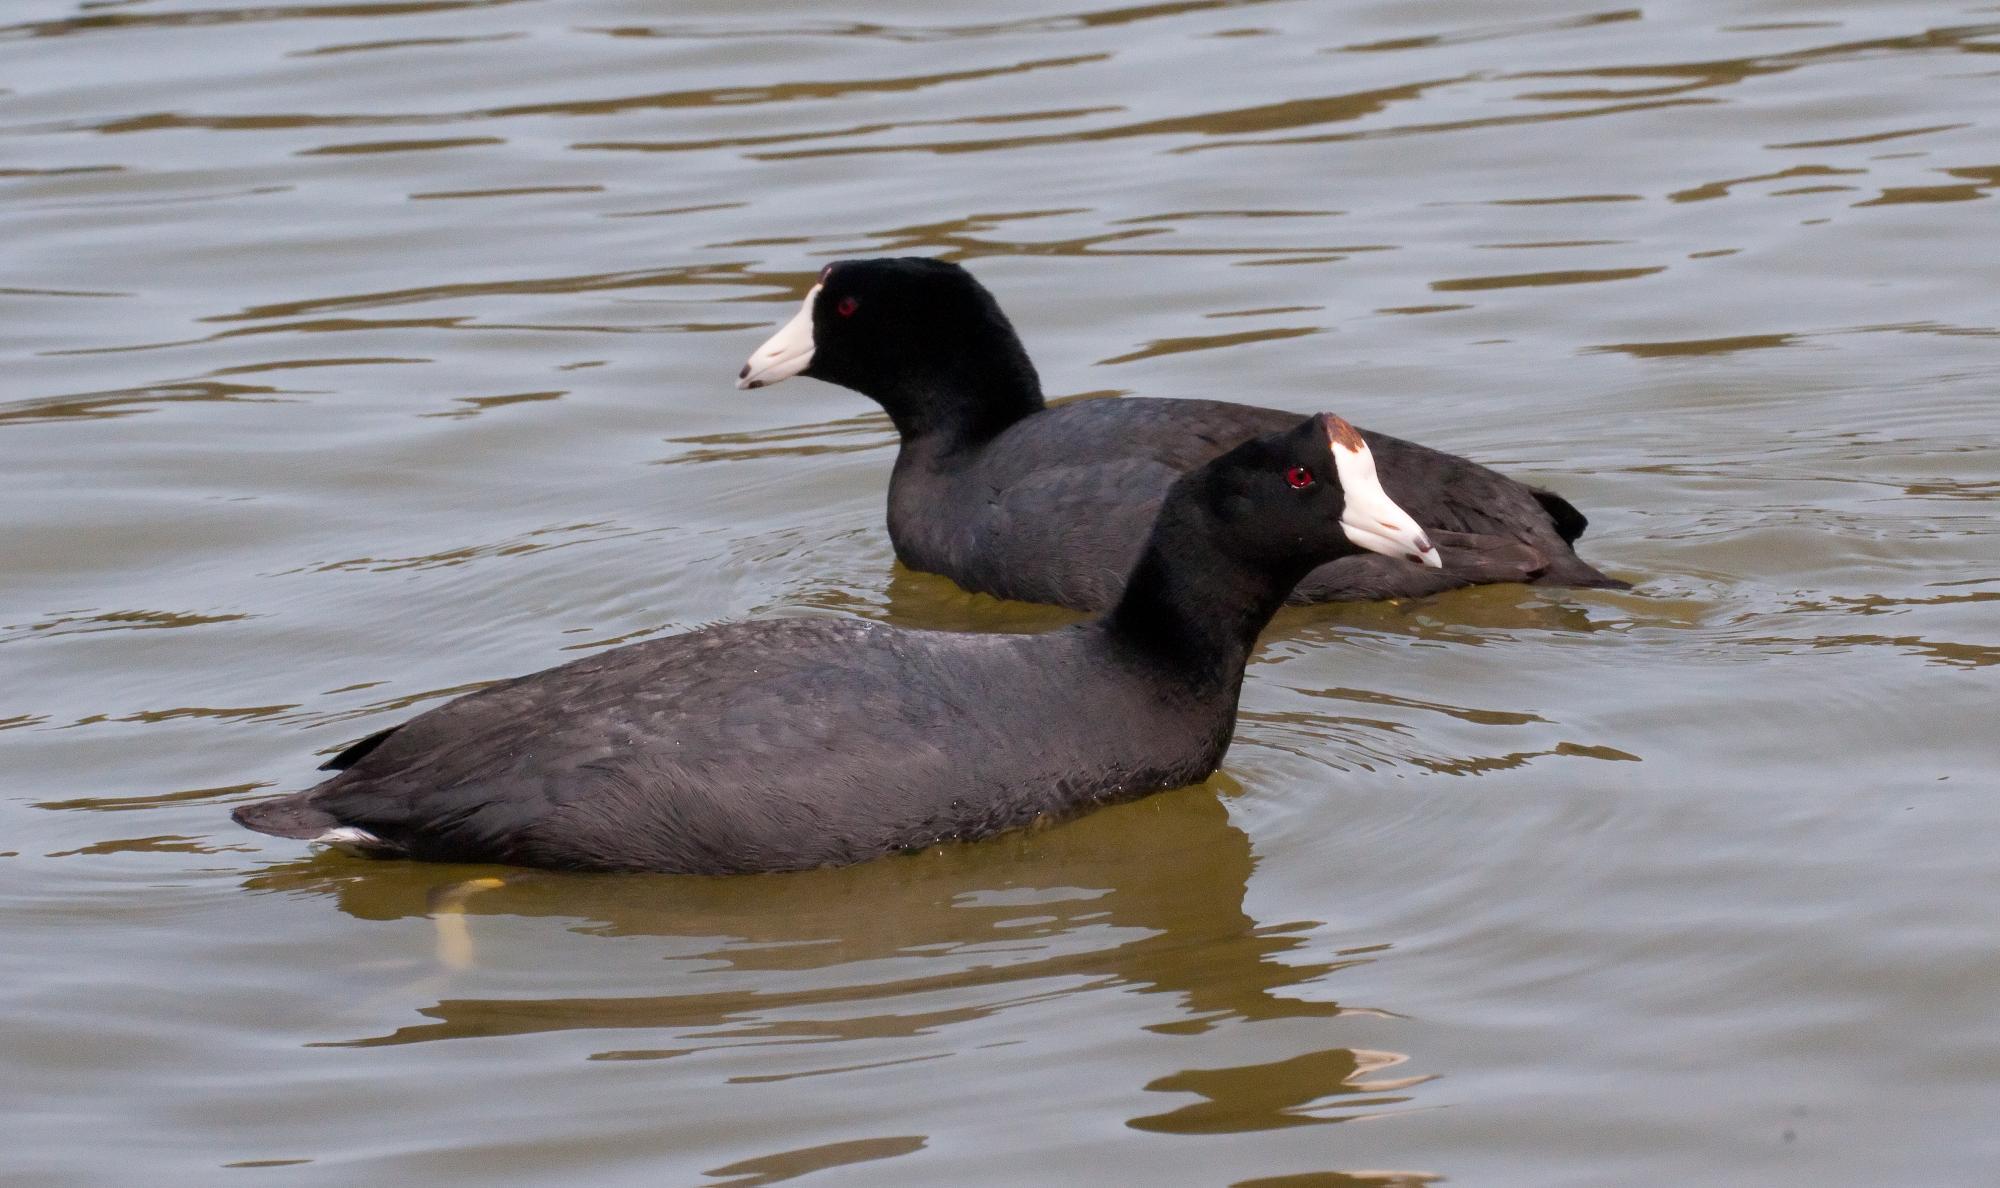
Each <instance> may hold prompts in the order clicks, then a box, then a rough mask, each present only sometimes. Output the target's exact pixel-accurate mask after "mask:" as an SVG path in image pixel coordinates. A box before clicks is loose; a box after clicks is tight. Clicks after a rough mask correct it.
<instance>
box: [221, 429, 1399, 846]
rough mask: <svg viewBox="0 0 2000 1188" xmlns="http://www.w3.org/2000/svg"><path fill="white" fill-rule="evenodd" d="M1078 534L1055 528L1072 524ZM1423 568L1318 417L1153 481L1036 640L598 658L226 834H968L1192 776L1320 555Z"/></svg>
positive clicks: (759, 638)
mask: <svg viewBox="0 0 2000 1188" xmlns="http://www.w3.org/2000/svg"><path fill="white" fill-rule="evenodd" d="M1071 510H1073V511H1074V510H1077V509H1071ZM1362 549H1372V550H1377V551H1383V552H1388V553H1393V554H1395V555H1396V556H1398V557H1405V556H1416V557H1430V556H1432V555H1433V553H1434V550H1433V549H1432V547H1431V545H1430V543H1429V542H1428V541H1427V540H1426V539H1425V538H1424V534H1423V531H1422V530H1421V529H1419V528H1418V527H1417V525H1416V523H1415V522H1414V521H1413V520H1411V519H1410V517H1409V516H1408V515H1407V514H1405V513H1404V512H1403V510H1402V509H1401V508H1399V507H1397V506H1396V505H1395V503H1394V502H1392V501H1391V500H1390V499H1389V497H1388V496H1387V495H1386V494H1384V493H1383V490H1382V485H1381V483H1380V481H1379V480H1378V479H1377V477H1376V473H1375V467H1374V464H1373V461H1372V460H1371V457H1370V454H1369V451H1368V447H1367V446H1366V445H1365V444H1364V443H1363V441H1362V439H1361V437H1360V436H1359V435H1358V434H1356V433H1355V431H1354V430H1353V429H1352V428H1351V427H1349V426H1348V425H1347V424H1346V422H1344V421H1341V420H1339V419H1338V418H1336V417H1331V416H1321V417H1313V418H1309V419H1307V420H1306V421H1305V422H1303V423H1302V424H1297V425H1296V426H1295V427H1294V428H1292V429H1291V431H1290V432H1287V433H1282V434H1276V435H1272V436H1269V437H1263V438H1259V439H1256V440H1253V441H1250V442H1247V443H1245V444H1243V445H1240V446H1238V447H1237V448H1236V449H1234V450H1231V451H1230V452H1228V453H1227V454H1224V455H1222V456H1221V457H1219V458H1217V459H1215V460H1214V461H1212V462H1210V463H1208V464H1207V465H1205V466H1203V467H1201V468H1199V469H1197V470H1195V471H1193V472H1192V473H1190V474H1188V475H1186V476H1185V477H1183V478H1181V479H1180V480H1179V481H1177V482H1176V483H1174V485H1173V487H1172V489H1171V490H1170V491H1169V492H1168V494H1167V497H1166V499H1165V501H1164V503H1162V505H1161V507H1160V514H1159V517H1158V522H1157V523H1156V524H1154V525H1153V526H1152V530H1151V533H1150V535H1149V536H1148V537H1147V538H1146V540H1145V542H1144V544H1143V547H1142V548H1141V549H1139V550H1138V552H1139V559H1138V561H1137V562H1136V563H1135V565H1134V566H1133V568H1132V572H1131V575H1130V577H1129V580H1128V581H1127V583H1126V586H1125V590H1124V594H1123V596H1122V597H1121V598H1120V599H1119V600H1118V602H1117V604H1116V605H1115V606H1114V607H1113V608H1112V609H1111V610H1110V611H1109V612H1108V613H1106V614H1104V615H1103V616H1101V617H1099V618H1095V619H1091V620H1087V621H1085V622H1082V623H1078V624H1075V625H1073V626H1070V627H1065V628H1062V629H1059V630H1056V631H1052V632H1049V633H1047V634H1042V635H981V634H955V633H949V632H937V631H911V630H904V629H900V628H896V627H891V626H887V625H884V624H881V623H872V622H865V621H861V620H856V619H834V618H800V619H773V620H766V621H762V622H747V623H731V624H726V625H723V626H718V627H710V628H707V629H704V630H701V631H695V632H690V633H688V634H686V635H675V636H670V637H667V638H664V639H657V640H650V641H647V642H645V643H636V644H628V645H626V646H624V647H618V648H611V649H608V650H606V651H603V652H599V653H597V654H595V655H592V656H589V657H586V658H584V659H581V660H577V661H575V662H573V663H570V664H565V665H563V666H561V667H560V668H551V669H548V670H546V671H543V672H538V673H534V674H532V675H529V676H524V677H520V678H518V679H516V680H511V681H505V682H502V683H500V684H496V685H492V686H489V687H487V688H485V689H481V690H479V691H478V692H476V693H470V694H467V695H466V696H463V697H460V698H458V699H456V700H454V701H450V702H447V703H445V704H444V705H441V706H439V707H437V708H436V709H433V710H430V711H428V712H426V713H423V714H420V715H418V716H417V717H415V718H412V719H411V720H410V721H408V722H405V723H403V724H402V725H400V726H396V727H393V728H391V729H389V730H385V731H383V732H381V733H380V734H375V735H371V736H370V737H368V738H365V739H362V740H361V741H360V742H358V743H356V744H354V745H353V746H351V747H349V748H348V749H347V750H345V751H343V752H341V753H340V754H338V755H336V756H335V757H334V758H333V759H332V760H331V761H330V762H328V763H327V765H326V767H327V768H328V769H332V770H335V771H338V772H339V774H337V775H335V776H333V777H332V778H331V779H329V780H327V781H326V782H324V783H322V784H320V785H319V786H318V787H316V788H312V789H310V790H308V791H305V792H299V793H295V794H293V795H290V796H282V797H279V798H277V799H275V800H265V801H260V802H257V803H254V804H246V805H243V806H241V807H239V808H237V809H236V811H235V817H236V820H237V821H238V822H240V823H241V824H243V825H246V826H248V827H250V828H251V829H255V830H259V831H261V832H264V833H270V834H276V835H278V836H280V837H296V838H307V839H312V840H316V841H320V842H324V843H328V844H332V845H337V846H340V847H343V848H346V849H350V850H355V851H359V852H362V853H367V854H374V855H383V856H403V857H410V858H421V859H434V860H440V861H455V862H509V863H516V864H520V865H526V866H544V867H558V868H570V869H592V870H653V871H671V872H687V873H708V874H725V873H735V872H743V871H765V870H793V869H799V868H804V867H814V866H833V865H840V864H844V863H849V862H857V861H860V860H862V859H865V858H873V857H875V856H877V855H880V854H887V853H890V852H892V851H897V850H908V849H913V848H917V847H922V846H928V845H931V844H933V843H936V842H941V841H946V840H952V839H961V840H963V839H971V838H977V837H984V836H986V835H988V834H992V833H997V832H1000V831H1001V830H1005V829H1012V828H1014V827H1016V826H1020V825H1025V824H1028V823H1029V822H1031V821H1034V820H1036V819H1037V818H1042V817H1060V816H1064V815H1067V814H1071V813H1076V812H1080V811H1082V810H1084V809H1088V808H1091V807H1093V806H1096V805H1100V804H1107V803H1110V802H1113V801H1119V800H1129V799H1131V798H1133V797H1137V796H1143V795H1145V794H1146V793H1149V792H1155V791H1158V790H1160V789H1163V788H1173V787H1178V786H1180V785H1183V784H1189V783H1193V782H1194V781H1197V780H1200V779H1202V778H1203V777H1205V776H1206V775H1208V773H1209V772H1211V771H1213V770H1215V766H1216V764H1217V763H1218V762H1220V761H1221V759H1222V753H1223V751H1224V750H1226V749H1227V748H1228V746H1229V739H1230V735H1231V733H1232V731H1233V730H1234V728H1235V723H1236V695H1237V691H1238V688H1239V687H1240V686H1241V684H1242V681H1243V665H1244V661H1245V660H1246V659H1247V658H1248V656H1249V653H1250V649H1251V647H1252V646H1253V645H1254V644H1255V642H1256V639H1257V633H1258V632H1259V631H1260V630H1262V629H1263V627H1264V624H1265V623H1267V622H1269V621H1270V618H1271V616H1272V615H1273V614H1274V613H1276V611H1277V609H1278V607H1279V605H1280V604H1282V603H1283V602H1284V600H1285V594H1286V592H1287V591H1289V590H1290V589H1291V588H1292V586H1293V584H1294V583H1296V582H1297V581H1298V580H1299V579H1300V578H1302V577H1304V576H1305V575H1306V573H1307V572H1308V571H1310V570H1311V569H1312V568H1313V567H1314V566H1316V565H1318V564H1320V563H1321V562H1323V561H1326V560H1328V559H1329V558H1333V557H1339V556H1345V555H1347V554H1350V553H1355V552H1359V551H1361V550H1362Z"/></svg>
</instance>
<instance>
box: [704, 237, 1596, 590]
mask: <svg viewBox="0 0 2000 1188" xmlns="http://www.w3.org/2000/svg"><path fill="white" fill-rule="evenodd" d="M794 375H807V376H812V377H813V378H815V379H822V380H826V381H827V382H829V383H835V384H839V385H841V386H842V387H846V388H852V389H853V390H855V391H857V392H859V393H861V394H862V395H864V396H867V397H868V398H870V399H872V400H874V401H875V402H876V403H877V404H880V405H881V406H882V407H883V408H884V409H886V410H887V411H888V413H889V417H890V419H891V420H893V421H894V422H895V424H896V432H897V433H898V434H899V435H900V436H901V438H902V448H901V450H900V452H899V453H898V454H897V456H896V467H895V471H894V473H893V474H892V475H891V477H890V480H889V539H890V540H891V542H892V543H893V544H894V545H895V548H896V556H897V557H898V558H899V559H900V560H901V561H902V562H903V564H905V565H908V566H909V567H911V568H912V569H921V570H925V571H928V572H931V573H941V574H943V575H945V576H946V577H949V578H951V579H952V580H953V581H955V582H957V583H958V584H959V585H961V586H964V587H965V588H966V589H968V590H977V591H981V592H983V593H987V594H993V595H996V596H998V597H1001V598H1019V599H1023V600H1026V601H1029V602H1051V603H1058V604H1060V605H1063V606H1070V607H1075V608H1077V609H1079V610H1100V609H1102V608H1104V607H1106V606H1109V605H1111V603H1112V601H1113V600H1114V599H1116V598H1117V597H1118V592H1119V590H1120V588H1121V585H1122V583H1123V580H1124V576H1125V573H1126V571H1127V570H1129V569H1130V568H1131V566H1132V562H1133V560H1134V559H1135V558H1136V557H1137V556H1138V553H1139V549H1140V546H1141V545H1142V544H1143V543H1144V542H1145V540H1146V528H1147V526H1148V525H1150V524H1151V523H1152V521H1153V514H1154V512H1156V511H1157V510H1158V508H1159V504H1160V500H1161V498H1163V497H1164V496H1165V495H1166V492H1167V488H1168V486H1169V485H1171V484H1172V483H1173V481H1174V479H1175V478H1177V477H1178V476H1180V475H1181V474H1184V473H1186V472H1187V471H1189V470H1191V469H1193V468H1194V467H1196V466H1199V465H1201V464H1202V463H1204V462H1206V461H1208V460H1209V459H1210V458H1213V457H1215V456H1216V455H1217V454H1219V453H1221V452H1222V451H1224V450H1226V449H1229V448H1230V447H1231V446H1234V445H1236V444H1237V443H1239V442H1241V441H1244V440H1246V439H1248V438H1251V437H1256V436H1260V435H1262V434H1266V433H1275V432H1278V431H1279V430H1281V429H1283V428H1285V427H1286V426H1288V425H1291V424H1293V423H1295V422H1296V421H1297V420H1298V414H1297V413H1287V412H1280V411H1278V410H1276V409H1269V408H1256V407H1253V406H1250V405H1245V404H1228V403H1223V402H1221V401H1214V400H1158V399H1143V398H1136V397H1128V398H1125V399H1121V400H1084V401H1077V402H1074V403H1068V404H1061V405H1055V406H1050V405H1047V404H1045V403H1043V400H1042V389H1041V381H1040V379H1039V378H1038V377H1037V376H1036V374H1035V367H1034V364H1033V363H1031V362H1029V360H1028V354H1027V351H1026V350H1024V349H1023V348H1022V346H1021V340H1020V338H1019V337H1017V336H1016V335H1015V333H1014V328H1013V326H1012V325H1011V324H1010V323H1009V322H1008V321H1007V317H1006V315H1005V314H1003V313H1002V312H1001V311H1000V307H999V305H998V303H997V302H995V301H994V299H993V296H992V294H991V293H989V292H987V291H986V288H985V287H984V286H982V285H981V284H980V283H979V282H978V281H977V280H975V279H973V277H972V274H971V273H969V272H967V271H966V270H965V269H963V268H961V267H959V266H958V265H956V264H952V263H948V262H946V261H942V260H931V259H925V258H922V257H908V258H895V259H878V260H848V261H841V262H838V263H835V264H832V265H829V266H828V267H827V268H826V269H824V270H823V271H821V273H820V276H819V281H818V282H817V283H816V284H814V285H813V287H812V289H811V291H809V292H808V293H807V294H806V299H805V304H804V306H803V307H802V308H801V309H800V310H799V312H798V314H797V315H796V316H794V317H793V318H792V319H791V321H790V322H788V323H787V324H786V325H785V326H784V327H783V328H782V329H780V330H779V331H778V332H777V333H776V334H774V335H772V336H771V338H770V340H769V341H767V342H765V343H764V345H763V346H761V347H759V348H757V351H756V353H755V354H753V355H751V356H750V361H749V363H747V364H746V365H745V366H744V368H743V370H742V372H741V373H740V375H739V376H738V379H737V387H739V388H759V387H763V386H764V385H766V384H773V383H777V382H778V381H779V380H782V379H785V378H787V377H789V376H794ZM1361 432H1362V435H1363V436H1364V437H1365V438H1366V439H1367V441H1368V444H1369V445H1370V446H1371V447H1373V449H1374V453H1375V457H1376V458H1377V459H1378V460H1379V461H1380V464H1381V470H1382V476H1383V483H1384V484H1385V485H1386V486H1387V488H1388V492H1389V495H1390V497H1391V498H1393V499H1394V500H1395V501H1396V502H1397V503H1400V504H1401V505H1402V506H1403V507H1404V508H1405V509H1407V510H1408V511H1409V513H1410V514H1411V515H1412V516H1414V517H1416V520H1417V522H1418V523H1419V524H1422V525H1423V526H1424V528H1425V529H1426V530H1427V531H1428V532H1430V533H1431V537H1432V539H1433V540H1434V541H1435V542H1436V543H1437V544H1438V545H1439V546H1440V548H1442V550H1443V557H1442V562H1443V563H1442V566H1441V567H1425V566H1419V565H1413V564H1410V563H1409V562H1408V561H1406V560H1404V559H1402V558H1400V557H1390V556H1376V555H1368V556H1356V557H1346V558H1342V559H1340V560H1337V561H1333V562H1330V563H1328V564H1327V565H1325V566H1322V567H1321V568H1319V569H1318V570H1316V571H1315V572H1314V573H1312V574H1311V575H1310V576H1309V577H1308V578H1307V579H1306V580H1305V581H1303V582H1301V583H1300V584H1299V587H1298V589H1297V590H1296V591H1295V592H1294V594H1293V596H1292V600H1293V601H1295V602H1337V601H1356V600H1368V599H1376V598H1398V597H1415V596H1419V595H1424V594H1432V593H1436V592H1438V591H1441V590H1448V589H1452V588H1455V587H1459V586H1466V585H1473V584H1479V583H1486V582H1518V581H1532V582H1536V583H1539V584H1542V585H1553V586H1609V587H1617V588H1623V587H1624V586H1625V585H1626V583H1624V582H1620V581H1616V580H1614V579H1612V578H1609V577H1606V576H1605V575H1604V574H1602V573H1599V572H1598V571H1597V570H1596V569H1594V568H1592V567H1591V566H1590V565H1589V564H1587V563H1586V562H1584V560H1583V559H1582V558H1580V557H1578V556H1577V555H1576V550H1575V549H1573V548H1572V547H1571V542H1573V541H1575V540H1576V538H1577V537H1578V536H1579V535H1581V534H1582V532H1583V529H1584V526H1585V524H1586V523H1587V521H1586V520H1585V519H1584V517H1583V514H1582V513H1581V512H1579V511H1577V510H1576V508H1574V507H1572V506H1571V505H1570V503H1569V502H1568V501H1567V500H1565V499H1563V498H1562V497H1561V496H1559V495H1555V494H1553V493H1551V492H1548V491H1543V490H1539V489H1537V488H1534V487H1530V486H1526V485H1525V484H1522V483H1519V482H1516V481H1514V480H1513V479H1510V478H1507V477H1506V476H1505V475H1502V474H1499V473H1497V472H1495V471H1492V470H1489V469H1487V468H1486V467H1484V466H1480V465H1478V464H1477V463H1474V462H1469V461H1467V460H1466V459H1464V458H1459V457H1455V456H1453V455H1451V454H1444V453H1439V452H1438V451H1436V450H1432V449H1427V448H1425V447H1424V446H1420V445H1415V444H1413V443H1411V442H1407V441H1401V440H1399V439H1397V438H1394V437H1389V436H1387V435H1386V434H1381V433H1371V432H1369V431H1368V430H1365V429H1364V430H1362V431H1361Z"/></svg>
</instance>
